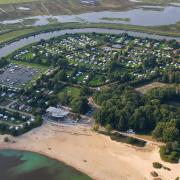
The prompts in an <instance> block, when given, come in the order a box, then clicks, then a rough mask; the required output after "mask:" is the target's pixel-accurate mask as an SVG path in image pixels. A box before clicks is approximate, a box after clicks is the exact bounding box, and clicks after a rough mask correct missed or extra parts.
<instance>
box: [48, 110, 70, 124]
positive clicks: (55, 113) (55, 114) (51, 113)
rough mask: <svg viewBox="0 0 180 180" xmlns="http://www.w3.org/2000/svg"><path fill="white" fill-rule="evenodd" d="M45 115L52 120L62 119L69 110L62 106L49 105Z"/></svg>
mask: <svg viewBox="0 0 180 180" xmlns="http://www.w3.org/2000/svg"><path fill="white" fill-rule="evenodd" d="M46 113H47V116H48V117H49V118H51V119H53V120H56V121H59V120H61V121H62V120H64V119H65V118H66V117H67V116H68V115H69V112H68V111H66V110H64V109H62V108H55V107H49V108H48V109H47V110H46Z"/></svg>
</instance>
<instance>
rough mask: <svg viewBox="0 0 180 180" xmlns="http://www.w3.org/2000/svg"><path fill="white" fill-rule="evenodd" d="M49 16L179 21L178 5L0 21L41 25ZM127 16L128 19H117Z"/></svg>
mask: <svg viewBox="0 0 180 180" xmlns="http://www.w3.org/2000/svg"><path fill="white" fill-rule="evenodd" d="M49 18H51V19H54V20H55V21H56V22H61V23H65V22H86V23H117V24H131V25H139V26H158V25H169V24H175V23H177V22H179V21H180V7H178V6H173V5H172V6H171V5H169V6H165V7H163V6H143V7H138V8H136V9H131V10H127V11H102V12H89V13H83V14H77V15H59V16H52V15H50V16H33V17H28V18H24V19H14V20H7V21H1V22H0V23H3V24H15V23H23V22H24V20H25V19H35V20H36V21H35V22H34V23H33V24H31V25H33V26H42V25H47V24H48V23H49ZM103 18H115V19H116V20H111V19H110V20H109V19H108V20H107V19H106V20H104V19H103ZM117 18H122V19H123V18H128V19H129V21H123V20H117Z"/></svg>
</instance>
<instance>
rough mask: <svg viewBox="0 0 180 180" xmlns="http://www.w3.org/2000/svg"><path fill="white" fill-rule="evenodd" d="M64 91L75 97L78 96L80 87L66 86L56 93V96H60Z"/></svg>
mask: <svg viewBox="0 0 180 180" xmlns="http://www.w3.org/2000/svg"><path fill="white" fill-rule="evenodd" d="M64 93H67V94H68V95H69V96H72V97H73V98H76V97H79V96H80V89H79V88H76V87H71V86H66V87H65V88H63V89H62V90H61V91H60V92H59V93H58V96H59V97H60V96H61V95H62V94H64Z"/></svg>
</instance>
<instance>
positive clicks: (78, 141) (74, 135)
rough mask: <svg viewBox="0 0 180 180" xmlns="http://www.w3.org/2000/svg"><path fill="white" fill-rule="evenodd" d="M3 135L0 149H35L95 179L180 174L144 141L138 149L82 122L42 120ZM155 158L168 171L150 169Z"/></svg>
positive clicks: (142, 178) (167, 177)
mask: <svg viewBox="0 0 180 180" xmlns="http://www.w3.org/2000/svg"><path fill="white" fill-rule="evenodd" d="M4 137H5V136H2V135H1V136H0V148H1V149H3V148H8V149H18V150H27V151H33V152H38V153H41V154H44V155H47V156H49V157H51V158H55V159H57V160H60V161H62V162H65V163H66V164H68V165H71V166H73V167H75V168H76V169H78V170H80V171H82V172H84V173H86V174H88V175H89V176H91V177H92V178H93V179H97V180H145V179H148V180H149V179H153V177H151V175H150V172H151V171H156V172H157V173H158V174H159V178H161V179H162V180H174V179H175V178H176V177H177V176H180V164H170V163H165V162H163V161H162V160H161V159H160V157H159V153H158V151H159V148H158V146H157V145H154V144H152V143H148V144H147V145H146V146H145V147H144V148H138V147H133V146H131V145H127V144H123V143H119V142H115V141H112V140H110V138H109V137H108V136H104V135H101V134H98V133H96V132H93V131H92V130H91V128H90V127H89V126H85V125H68V124H57V123H52V122H46V123H44V124H43V125H42V126H41V127H39V128H36V129H34V130H32V131H30V132H28V133H26V134H24V135H21V136H19V137H16V138H14V137H10V140H11V141H13V140H14V141H15V143H12V142H8V143H5V142H4ZM155 161H157V162H160V163H162V164H163V165H164V166H167V167H169V168H170V169H171V171H167V170H164V169H159V170H157V169H154V168H153V167H152V163H153V162H155Z"/></svg>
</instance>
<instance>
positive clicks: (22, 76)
mask: <svg viewBox="0 0 180 180" xmlns="http://www.w3.org/2000/svg"><path fill="white" fill-rule="evenodd" d="M37 73H38V71H37V70H36V69H33V68H30V67H22V66H18V65H15V64H9V65H8V66H6V67H5V68H3V69H1V70H0V84H1V85H5V86H9V87H20V86H22V85H25V84H26V83H27V82H29V81H31V80H32V78H33V77H34V76H35V75H36V74H37Z"/></svg>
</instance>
